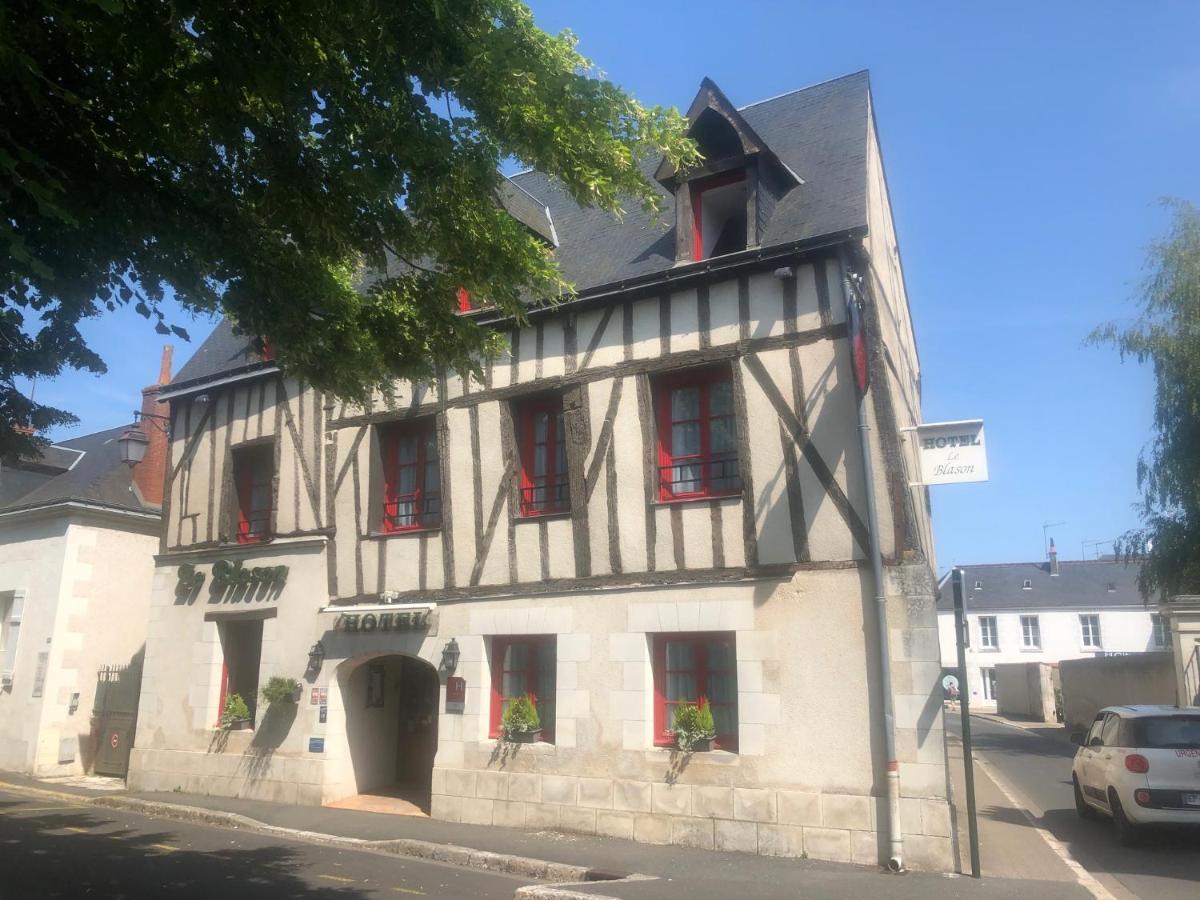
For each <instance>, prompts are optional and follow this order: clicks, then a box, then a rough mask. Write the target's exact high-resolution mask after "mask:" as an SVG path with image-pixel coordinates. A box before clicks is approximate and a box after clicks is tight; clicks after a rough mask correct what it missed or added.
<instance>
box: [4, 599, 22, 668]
mask: <svg viewBox="0 0 1200 900" xmlns="http://www.w3.org/2000/svg"><path fill="white" fill-rule="evenodd" d="M24 605H25V595H24V593H22V592H20V591H8V592H7V593H5V594H0V683H2V682H6V681H11V680H12V677H13V670H14V669H15V668H16V666H17V638H18V636H19V635H20V634H21V611H22V608H23V607H24Z"/></svg>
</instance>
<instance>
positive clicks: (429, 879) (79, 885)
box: [0, 791, 529, 900]
mask: <svg viewBox="0 0 1200 900" xmlns="http://www.w3.org/2000/svg"><path fill="white" fill-rule="evenodd" d="M0 847H3V850H2V851H0V865H2V867H3V876H2V878H0V896H3V897H4V898H5V900H15V898H25V897H88V896H91V897H129V898H133V897H167V896H169V897H205V898H210V897H216V896H221V895H224V896H227V897H231V898H234V897H236V898H241V897H314V898H316V897H347V898H350V897H354V898H357V897H385V896H386V897H392V898H394V897H404V896H410V897H472V898H475V900H500V898H503V900H511V898H512V896H513V892H514V891H515V890H516V889H517V888H518V887H519V886H521V885H522V884H528V883H529V879H527V878H526V879H518V878H516V877H514V876H511V875H505V874H501V873H497V872H484V871H480V870H477V869H466V868H458V867H455V866H449V865H442V864H439V863H434V862H425V861H418V860H412V859H408V858H399V857H396V856H393V855H390V854H384V853H375V852H371V851H346V850H341V849H338V848H335V847H326V846H321V845H319V844H312V843H307V842H301V841H289V840H285V839H281V838H278V837H274V836H267V835H260V834H254V833H251V832H245V831H233V830H229V829H223V828H215V827H212V826H207V825H193V824H190V823H184V822H178V821H166V820H162V819H152V818H148V817H146V816H142V815H137V814H134V813H128V812H123V811H117V810H106V809H105V810H102V809H99V808H97V807H84V806H71V805H69V804H67V803H65V802H60V801H57V800H46V799H43V798H40V797H27V796H23V795H20V794H17V793H15V792H8V791H0Z"/></svg>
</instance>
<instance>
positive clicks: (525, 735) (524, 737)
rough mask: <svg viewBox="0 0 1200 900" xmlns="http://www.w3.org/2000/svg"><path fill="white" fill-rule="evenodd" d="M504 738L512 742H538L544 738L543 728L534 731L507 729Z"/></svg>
mask: <svg viewBox="0 0 1200 900" xmlns="http://www.w3.org/2000/svg"><path fill="white" fill-rule="evenodd" d="M504 739H505V740H506V741H508V742H509V743H510V744H536V743H537V742H538V741H540V740H541V739H542V729H540V728H538V729H535V730H534V731H506V732H505V733H504Z"/></svg>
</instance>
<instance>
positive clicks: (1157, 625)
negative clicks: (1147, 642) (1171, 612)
mask: <svg viewBox="0 0 1200 900" xmlns="http://www.w3.org/2000/svg"><path fill="white" fill-rule="evenodd" d="M1150 624H1151V625H1152V626H1153V628H1154V646H1155V647H1165V646H1167V620H1166V619H1164V618H1163V617H1162V615H1161V614H1159V613H1151V614H1150Z"/></svg>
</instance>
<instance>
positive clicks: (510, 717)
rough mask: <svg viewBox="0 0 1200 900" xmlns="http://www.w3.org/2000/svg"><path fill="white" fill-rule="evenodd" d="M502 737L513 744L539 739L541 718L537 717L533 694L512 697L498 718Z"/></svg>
mask: <svg viewBox="0 0 1200 900" xmlns="http://www.w3.org/2000/svg"><path fill="white" fill-rule="evenodd" d="M500 728H501V730H502V731H503V732H504V739H505V740H507V741H512V742H513V743H515V744H532V743H534V742H535V741H537V740H540V739H541V736H542V720H541V719H540V718H539V717H538V711H537V704H535V703H534V702H533V694H526V695H525V696H523V697H514V698H513V699H512V700H510V701H509V703H508V709H506V710H504V715H503V716H502V717H501V719H500Z"/></svg>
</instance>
